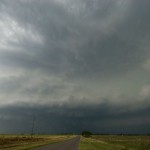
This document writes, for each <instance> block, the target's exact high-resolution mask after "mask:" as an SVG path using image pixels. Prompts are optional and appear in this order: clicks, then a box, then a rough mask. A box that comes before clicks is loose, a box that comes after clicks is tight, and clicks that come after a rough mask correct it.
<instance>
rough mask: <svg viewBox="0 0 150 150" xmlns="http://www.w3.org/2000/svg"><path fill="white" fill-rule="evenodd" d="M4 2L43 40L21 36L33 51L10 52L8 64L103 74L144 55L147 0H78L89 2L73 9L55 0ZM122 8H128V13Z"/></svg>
mask: <svg viewBox="0 0 150 150" xmlns="http://www.w3.org/2000/svg"><path fill="white" fill-rule="evenodd" d="M1 3H2V4H1V10H2V13H4V14H5V15H6V16H9V17H11V18H12V19H13V20H15V21H17V23H18V26H20V27H22V28H24V29H25V30H31V31H32V32H33V34H35V33H38V34H39V35H40V36H41V37H42V39H43V45H41V46H39V48H38V47H36V49H35V48H34V47H35V46H36V44H35V43H30V41H26V40H27V39H21V38H20V42H19V44H21V45H20V46H21V47H22V48H24V49H25V51H27V49H28V51H31V52H32V53H34V54H35V55H34V57H33V56H31V58H30V57H28V55H27V56H26V55H24V54H22V53H17V54H14V56H17V55H19V57H18V58H17V57H13V56H12V54H9V55H8V54H6V55H8V56H7V58H8V59H9V57H10V65H11V64H12V62H16V64H19V65H23V67H24V66H27V68H30V67H32V68H31V69H33V68H35V69H36V68H37V67H39V68H40V69H42V68H45V70H51V69H52V71H53V69H54V70H59V71H61V72H63V71H64V72H65V73H66V74H67V75H69V76H74V77H80V76H83V77H85V76H89V75H90V76H91V75H94V76H95V75H97V74H98V75H101V74H102V75H103V76H105V75H110V74H111V75H112V74H115V75H116V74H120V73H124V71H127V70H129V69H132V68H133V67H135V66H136V65H138V63H140V62H141V61H143V57H144V58H145V56H143V57H141V50H139V49H138V43H139V40H141V39H142V38H143V37H142V35H143V36H147V33H148V32H147V31H148V30H149V28H148V26H147V25H148V24H149V19H148V14H149V9H148V7H147V6H148V4H149V2H148V1H144V2H139V1H137V2H136V3H134V2H132V1H131V2H128V1H126V2H122V3H120V4H118V3H119V1H117V0H116V1H106V2H104V1H93V2H90V1H86V0H85V1H81V2H80V1H77V2H72V3H75V4H76V5H77V6H78V5H81V4H82V5H85V6H84V7H85V8H84V10H83V11H82V10H80V9H79V10H75V11H77V12H72V13H71V12H70V13H69V12H68V11H67V9H69V8H67V7H69V6H68V5H67V4H66V6H64V5H61V4H59V3H58V2H56V1H43V2H41V1H38V2H37V1H4V2H1ZM126 3H131V4H129V5H132V6H128V5H127V4H126ZM96 6H100V8H98V7H96ZM102 6H103V7H102ZM145 6H146V7H145ZM124 7H125V8H124ZM126 7H127V8H126ZM128 7H131V8H128ZM143 7H144V8H143ZM15 8H17V9H16V10H15V11H14V9H15ZM115 9H116V10H115ZM121 9H125V10H124V11H125V12H124V11H122V10H121ZM128 9H129V10H128ZM78 11H79V12H78ZM128 11H129V12H130V14H128ZM76 13H77V14H76ZM111 13H112V14H111ZM119 15H120V16H119ZM126 16H127V17H126ZM111 17H112V18H111ZM121 17H122V18H121ZM111 19H112V20H113V19H114V20H115V23H114V22H113V21H111ZM109 21H110V23H107V22H109ZM103 24H104V25H103ZM109 24H110V25H109ZM34 32H35V33H34ZM28 46H29V47H28ZM29 53H30V52H29ZM142 55H144V54H143V53H142ZM22 57H23V58H22ZM126 60H128V61H126ZM21 61H22V62H21ZM29 64H31V65H29ZM70 70H71V71H70Z"/></svg>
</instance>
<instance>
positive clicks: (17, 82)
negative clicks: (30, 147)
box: [0, 0, 150, 134]
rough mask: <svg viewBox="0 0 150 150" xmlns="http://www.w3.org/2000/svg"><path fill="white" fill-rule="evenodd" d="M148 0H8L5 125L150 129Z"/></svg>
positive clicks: (12, 129) (3, 16)
mask: <svg viewBox="0 0 150 150" xmlns="http://www.w3.org/2000/svg"><path fill="white" fill-rule="evenodd" d="M149 8H150V1H149V0H142V1H141V0H38V1H37V0H13V1H12V0H1V1H0V29H1V30H0V133H31V129H32V121H33V118H35V128H34V132H35V133H47V134H49V133H80V132H81V131H83V130H89V131H91V132H93V133H139V134H147V133H150V128H149V126H150V119H149V118H150V50H149V49H150V42H149V39H150V28H149V26H150V19H149V18H150V9H149Z"/></svg>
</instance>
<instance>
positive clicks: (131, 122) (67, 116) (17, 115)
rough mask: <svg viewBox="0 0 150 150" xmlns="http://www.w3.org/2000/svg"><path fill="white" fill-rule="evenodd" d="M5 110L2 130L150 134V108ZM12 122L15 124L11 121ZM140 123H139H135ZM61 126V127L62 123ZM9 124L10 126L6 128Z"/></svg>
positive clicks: (14, 131) (25, 107) (26, 108)
mask: <svg viewBox="0 0 150 150" xmlns="http://www.w3.org/2000/svg"><path fill="white" fill-rule="evenodd" d="M0 112H1V116H0V118H1V124H2V126H1V131H3V132H2V133H6V132H9V133H31V128H32V121H33V117H35V118H36V119H35V128H34V129H35V130H34V132H35V133H47V134H48V133H81V132H82V130H85V129H86V130H91V131H92V132H95V133H108V132H109V133H127V131H129V132H128V133H149V132H150V131H149V128H144V127H146V126H147V127H148V126H149V124H150V122H149V115H148V114H149V109H143V110H141V111H135V112H126V113H121V114H112V113H111V112H110V111H109V109H108V107H107V106H105V105H103V106H94V107H82V106H80V107H78V108H69V107H66V106H61V107H58V106H53V107H27V106H24V107H5V108H3V109H1V110H0ZM10 122H11V123H10ZM135 124H136V126H135ZM10 125H11V126H10ZM60 125H61V126H60ZM5 127H7V128H5Z"/></svg>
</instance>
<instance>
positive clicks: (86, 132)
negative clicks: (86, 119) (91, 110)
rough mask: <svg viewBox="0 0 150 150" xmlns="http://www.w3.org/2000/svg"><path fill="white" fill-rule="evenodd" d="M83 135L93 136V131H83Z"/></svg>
mask: <svg viewBox="0 0 150 150" xmlns="http://www.w3.org/2000/svg"><path fill="white" fill-rule="evenodd" d="M82 136H84V137H91V136H92V133H91V132H90V131H83V132H82Z"/></svg>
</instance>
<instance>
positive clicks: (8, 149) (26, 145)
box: [0, 135, 73, 150]
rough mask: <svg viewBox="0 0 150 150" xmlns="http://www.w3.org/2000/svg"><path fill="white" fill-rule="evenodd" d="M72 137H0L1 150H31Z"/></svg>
mask: <svg viewBox="0 0 150 150" xmlns="http://www.w3.org/2000/svg"><path fill="white" fill-rule="evenodd" d="M72 137H73V136H72V135H40V136H33V137H31V136H30V135H23V136H22V135H0V149H3V150H30V149H32V148H34V147H39V146H42V145H46V144H52V143H57V142H61V141H65V140H68V139H70V138H72Z"/></svg>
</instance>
